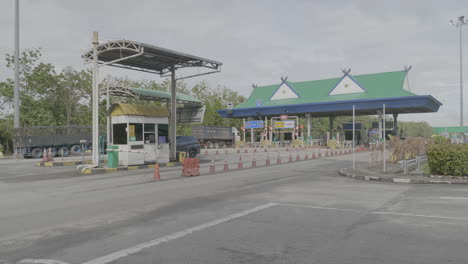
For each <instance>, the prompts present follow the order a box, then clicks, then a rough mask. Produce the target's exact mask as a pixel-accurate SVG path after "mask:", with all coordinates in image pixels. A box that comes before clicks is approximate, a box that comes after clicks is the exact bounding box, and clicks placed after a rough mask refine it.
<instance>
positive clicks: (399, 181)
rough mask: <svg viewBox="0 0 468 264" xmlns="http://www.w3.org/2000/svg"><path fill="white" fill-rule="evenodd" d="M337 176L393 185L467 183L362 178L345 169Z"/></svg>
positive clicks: (375, 177) (373, 177)
mask: <svg viewBox="0 0 468 264" xmlns="http://www.w3.org/2000/svg"><path fill="white" fill-rule="evenodd" d="M338 174H339V175H341V176H344V177H348V178H353V179H357V180H363V181H379V182H393V183H411V184H468V182H453V181H444V180H419V179H418V180H415V179H408V178H383V177H377V176H362V175H355V174H352V173H348V172H347V169H346V168H342V169H340V170H339V171H338Z"/></svg>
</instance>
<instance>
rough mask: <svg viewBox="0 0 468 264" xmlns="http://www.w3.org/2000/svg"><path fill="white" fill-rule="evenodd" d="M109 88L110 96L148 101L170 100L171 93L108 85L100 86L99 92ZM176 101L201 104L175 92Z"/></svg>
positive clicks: (193, 98)
mask: <svg viewBox="0 0 468 264" xmlns="http://www.w3.org/2000/svg"><path fill="white" fill-rule="evenodd" d="M107 89H109V94H110V95H112V96H122V97H134V98H138V99H142V100H148V101H162V102H168V101H170V100H171V93H169V92H168V91H163V90H149V89H143V88H131V87H125V86H118V85H117V86H108V87H102V88H101V90H100V91H101V93H102V94H104V93H106V92H107ZM176 101H177V102H178V103H191V104H201V101H200V100H199V99H197V98H195V97H193V96H191V95H188V94H184V93H179V92H177V93H176Z"/></svg>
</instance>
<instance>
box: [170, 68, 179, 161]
mask: <svg viewBox="0 0 468 264" xmlns="http://www.w3.org/2000/svg"><path fill="white" fill-rule="evenodd" d="M176 93H177V91H176V79H175V67H174V66H172V67H171V122H170V124H169V126H170V128H169V131H170V139H171V149H170V156H169V157H170V158H171V160H175V159H176V158H177V157H176V146H177V142H176V131H177V108H176V107H177V104H176Z"/></svg>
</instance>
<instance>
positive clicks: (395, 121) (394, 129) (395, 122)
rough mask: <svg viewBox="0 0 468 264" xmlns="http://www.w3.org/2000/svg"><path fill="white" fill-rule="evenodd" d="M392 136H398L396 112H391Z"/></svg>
mask: <svg viewBox="0 0 468 264" xmlns="http://www.w3.org/2000/svg"><path fill="white" fill-rule="evenodd" d="M393 136H394V137H397V138H399V137H398V114H397V113H394V114H393Z"/></svg>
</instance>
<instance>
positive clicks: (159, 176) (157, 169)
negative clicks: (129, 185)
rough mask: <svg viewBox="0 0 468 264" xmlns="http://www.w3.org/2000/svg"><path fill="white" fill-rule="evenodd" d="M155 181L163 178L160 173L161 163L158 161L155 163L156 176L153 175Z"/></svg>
mask: <svg viewBox="0 0 468 264" xmlns="http://www.w3.org/2000/svg"><path fill="white" fill-rule="evenodd" d="M153 180H154V181H159V180H161V175H160V174H159V163H157V162H156V164H154V176H153Z"/></svg>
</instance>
